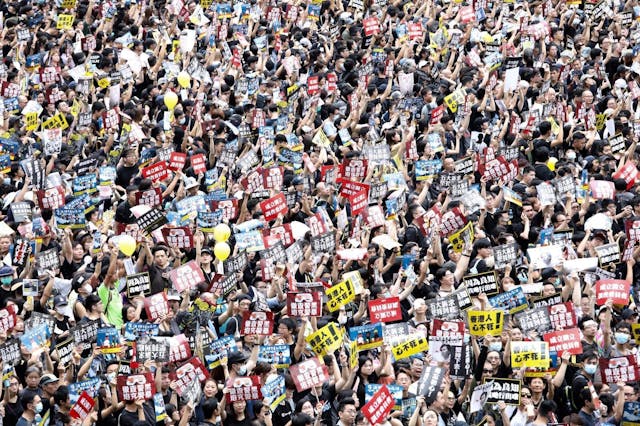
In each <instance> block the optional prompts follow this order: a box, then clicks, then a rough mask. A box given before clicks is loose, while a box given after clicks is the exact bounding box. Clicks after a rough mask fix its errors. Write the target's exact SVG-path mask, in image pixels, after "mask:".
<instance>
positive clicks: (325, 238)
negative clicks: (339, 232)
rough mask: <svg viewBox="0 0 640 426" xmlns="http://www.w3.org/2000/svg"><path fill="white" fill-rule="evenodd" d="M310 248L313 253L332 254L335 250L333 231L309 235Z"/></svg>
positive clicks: (334, 234)
mask: <svg viewBox="0 0 640 426" xmlns="http://www.w3.org/2000/svg"><path fill="white" fill-rule="evenodd" d="M311 249H312V252H313V253H315V254H323V253H328V254H333V253H335V251H336V233H335V231H331V232H325V233H324V234H322V235H317V236H314V237H311Z"/></svg>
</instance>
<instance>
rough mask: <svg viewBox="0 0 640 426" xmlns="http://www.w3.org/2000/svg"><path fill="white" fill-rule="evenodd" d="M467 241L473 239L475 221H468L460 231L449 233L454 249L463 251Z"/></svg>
mask: <svg viewBox="0 0 640 426" xmlns="http://www.w3.org/2000/svg"><path fill="white" fill-rule="evenodd" d="M465 241H469V242H471V241H473V223H472V222H467V224H466V225H465V226H463V227H462V229H460V230H459V231H456V232H454V233H453V234H451V235H449V244H451V245H452V246H453V251H455V252H456V253H462V250H463V249H464V244H465Z"/></svg>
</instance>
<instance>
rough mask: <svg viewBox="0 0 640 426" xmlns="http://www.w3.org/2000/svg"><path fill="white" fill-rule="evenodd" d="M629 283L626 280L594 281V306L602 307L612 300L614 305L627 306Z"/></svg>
mask: <svg viewBox="0 0 640 426" xmlns="http://www.w3.org/2000/svg"><path fill="white" fill-rule="evenodd" d="M630 287H631V285H630V283H629V281H626V280H598V281H596V288H595V290H596V304H597V305H604V304H605V303H607V300H609V299H612V300H613V303H614V304H616V305H628V304H629V294H630V292H629V290H630Z"/></svg>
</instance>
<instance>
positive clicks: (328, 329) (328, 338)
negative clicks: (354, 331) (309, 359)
mask: <svg viewBox="0 0 640 426" xmlns="http://www.w3.org/2000/svg"><path fill="white" fill-rule="evenodd" d="M306 340H307V343H309V344H310V345H311V349H313V351H314V352H315V353H316V354H318V355H322V356H324V355H327V354H330V353H331V352H333V351H335V350H336V349H338V348H339V347H340V345H342V341H343V340H344V333H343V331H342V330H340V327H339V326H338V325H336V323H334V322H330V323H329V324H327V325H325V326H324V327H322V328H321V329H320V330H318V331H316V332H315V333H313V334H310V335H308V336H307V339H306Z"/></svg>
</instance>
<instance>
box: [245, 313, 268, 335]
mask: <svg viewBox="0 0 640 426" xmlns="http://www.w3.org/2000/svg"><path fill="white" fill-rule="evenodd" d="M271 333H273V312H245V313H244V314H243V315H242V328H241V330H240V334H242V335H243V336H245V335H258V336H268V335H270V334H271Z"/></svg>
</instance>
